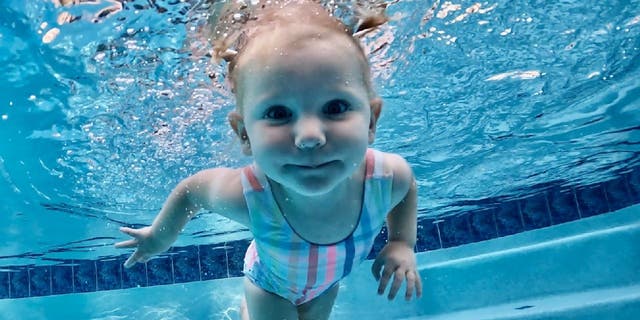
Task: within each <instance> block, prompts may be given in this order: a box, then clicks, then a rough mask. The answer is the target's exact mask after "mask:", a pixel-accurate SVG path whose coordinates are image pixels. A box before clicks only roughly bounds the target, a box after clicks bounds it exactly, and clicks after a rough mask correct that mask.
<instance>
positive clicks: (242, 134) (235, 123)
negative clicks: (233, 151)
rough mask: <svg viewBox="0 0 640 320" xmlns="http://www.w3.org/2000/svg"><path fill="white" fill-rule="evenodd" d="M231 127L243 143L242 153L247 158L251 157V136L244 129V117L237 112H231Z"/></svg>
mask: <svg viewBox="0 0 640 320" xmlns="http://www.w3.org/2000/svg"><path fill="white" fill-rule="evenodd" d="M228 117H229V125H231V128H232V129H233V132H235V133H236V135H238V137H239V138H240V142H241V143H242V153H244V154H245V155H247V156H250V155H251V143H250V142H249V136H248V135H247V130H246V129H245V127H244V119H243V118H242V115H241V114H240V113H238V112H237V111H231V112H229V116H228Z"/></svg>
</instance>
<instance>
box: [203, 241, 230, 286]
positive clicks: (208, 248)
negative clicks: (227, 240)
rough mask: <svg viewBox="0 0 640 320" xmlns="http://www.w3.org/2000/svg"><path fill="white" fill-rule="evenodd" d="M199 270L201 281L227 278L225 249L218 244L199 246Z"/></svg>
mask: <svg viewBox="0 0 640 320" xmlns="http://www.w3.org/2000/svg"><path fill="white" fill-rule="evenodd" d="M200 268H201V271H202V274H201V275H200V277H201V278H202V280H211V279H221V278H228V272H227V268H228V266H227V250H226V247H225V246H224V245H220V244H212V245H201V246H200Z"/></svg>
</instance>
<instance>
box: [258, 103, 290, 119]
mask: <svg viewBox="0 0 640 320" xmlns="http://www.w3.org/2000/svg"><path fill="white" fill-rule="evenodd" d="M264 117H265V118H267V119H270V120H285V119H288V118H290V117H291V110H289V109H288V108H287V107H285V106H272V107H269V109H267V111H266V112H265V113H264Z"/></svg>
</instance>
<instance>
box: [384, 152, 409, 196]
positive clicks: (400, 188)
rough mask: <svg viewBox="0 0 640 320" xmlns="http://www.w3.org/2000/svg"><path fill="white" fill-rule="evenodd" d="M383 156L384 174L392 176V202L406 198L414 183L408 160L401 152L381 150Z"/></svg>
mask: <svg viewBox="0 0 640 320" xmlns="http://www.w3.org/2000/svg"><path fill="white" fill-rule="evenodd" d="M381 153H382V158H383V166H382V167H383V175H385V176H390V177H392V182H391V185H392V187H391V192H392V195H391V197H392V202H393V203H398V202H399V201H401V200H402V199H404V197H405V195H406V194H407V192H408V191H409V188H410V187H411V185H412V184H413V183H414V177H413V171H412V170H411V166H410V165H409V163H408V162H407V160H406V159H405V158H404V157H402V156H401V155H399V154H395V153H388V152H381Z"/></svg>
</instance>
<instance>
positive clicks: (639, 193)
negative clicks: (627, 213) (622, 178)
mask: <svg viewBox="0 0 640 320" xmlns="http://www.w3.org/2000/svg"><path fill="white" fill-rule="evenodd" d="M626 178H627V185H628V186H629V193H630V196H631V201H632V202H633V203H640V167H636V168H635V169H634V170H633V171H631V172H629V173H628V174H627V175H626Z"/></svg>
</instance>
